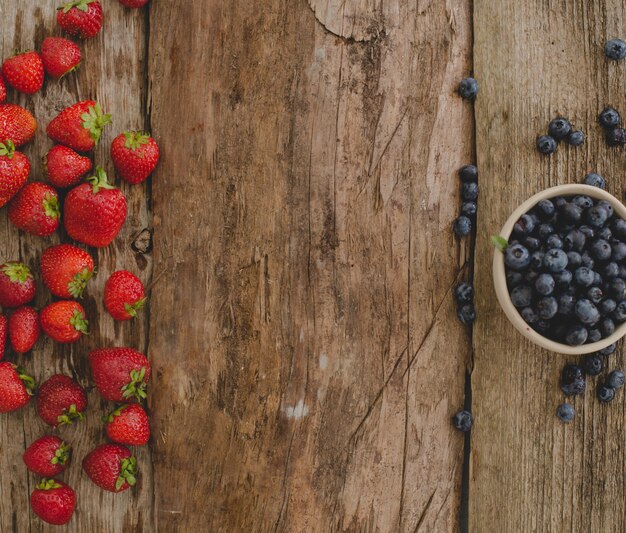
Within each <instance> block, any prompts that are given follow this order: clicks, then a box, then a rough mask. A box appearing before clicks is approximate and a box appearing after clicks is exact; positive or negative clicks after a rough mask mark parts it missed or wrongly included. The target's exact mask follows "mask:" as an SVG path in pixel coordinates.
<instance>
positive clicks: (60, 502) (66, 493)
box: [30, 479, 76, 526]
mask: <svg viewBox="0 0 626 533" xmlns="http://www.w3.org/2000/svg"><path fill="white" fill-rule="evenodd" d="M75 507H76V493H75V492H74V490H73V489H72V488H71V487H70V486H68V485H66V484H65V483H63V482H62V481H59V480H58V479H42V480H41V481H40V482H39V483H38V484H37V488H36V489H35V490H34V491H33V492H32V493H31V495H30V508H31V509H32V510H33V513H35V514H36V515H37V516H38V517H39V518H41V519H42V520H43V521H44V522H48V523H49V524H53V525H55V526H62V525H63V524H67V523H68V522H69V521H70V520H71V519H72V515H73V514H74V508H75Z"/></svg>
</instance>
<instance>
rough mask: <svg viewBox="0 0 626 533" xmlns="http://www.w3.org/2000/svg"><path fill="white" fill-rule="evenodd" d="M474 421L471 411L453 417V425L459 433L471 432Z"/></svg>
mask: <svg viewBox="0 0 626 533" xmlns="http://www.w3.org/2000/svg"><path fill="white" fill-rule="evenodd" d="M473 422H474V419H473V418H472V414H471V413H470V412H469V411H465V410H463V411H459V412H458V413H457V414H455V415H454V416H453V417H452V423H453V424H454V427H455V428H456V429H458V430H459V431H464V432H466V431H469V430H470V429H472V423H473Z"/></svg>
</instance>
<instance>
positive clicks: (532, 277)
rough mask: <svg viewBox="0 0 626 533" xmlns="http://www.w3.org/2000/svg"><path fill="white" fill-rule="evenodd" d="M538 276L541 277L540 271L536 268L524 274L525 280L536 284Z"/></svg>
mask: <svg viewBox="0 0 626 533" xmlns="http://www.w3.org/2000/svg"><path fill="white" fill-rule="evenodd" d="M538 277H539V272H537V271H536V270H529V271H528V272H526V275H525V276H524V281H525V282H526V283H530V284H531V285H534V283H535V281H537V278H538Z"/></svg>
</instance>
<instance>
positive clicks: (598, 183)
mask: <svg viewBox="0 0 626 533" xmlns="http://www.w3.org/2000/svg"><path fill="white" fill-rule="evenodd" d="M583 183H584V184H585V185H591V186H592V187H599V188H600V189H606V181H604V178H603V177H602V176H600V174H597V173H596V172H590V173H589V174H587V175H586V176H585V177H584V179H583Z"/></svg>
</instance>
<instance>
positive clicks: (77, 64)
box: [59, 62, 80, 80]
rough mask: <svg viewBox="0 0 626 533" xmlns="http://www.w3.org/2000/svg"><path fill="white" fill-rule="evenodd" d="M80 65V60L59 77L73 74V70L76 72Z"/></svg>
mask: <svg viewBox="0 0 626 533" xmlns="http://www.w3.org/2000/svg"><path fill="white" fill-rule="evenodd" d="M79 67H80V62H78V63H76V64H75V65H74V66H73V67H72V68H70V69H68V70H67V71H65V72H64V73H63V74H61V76H60V77H59V79H60V80H61V79H63V78H64V77H65V76H67V75H68V74H71V73H72V72H76V71H77V70H78V69H79Z"/></svg>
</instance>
